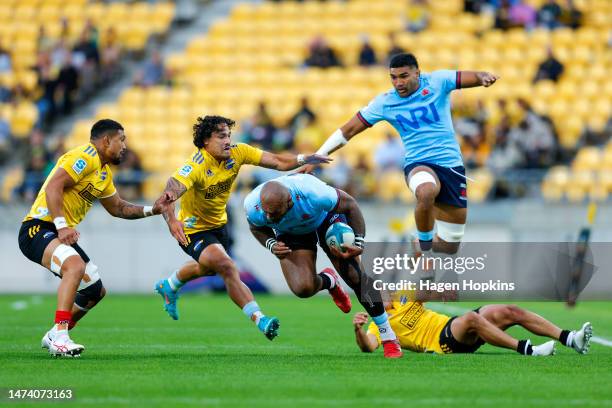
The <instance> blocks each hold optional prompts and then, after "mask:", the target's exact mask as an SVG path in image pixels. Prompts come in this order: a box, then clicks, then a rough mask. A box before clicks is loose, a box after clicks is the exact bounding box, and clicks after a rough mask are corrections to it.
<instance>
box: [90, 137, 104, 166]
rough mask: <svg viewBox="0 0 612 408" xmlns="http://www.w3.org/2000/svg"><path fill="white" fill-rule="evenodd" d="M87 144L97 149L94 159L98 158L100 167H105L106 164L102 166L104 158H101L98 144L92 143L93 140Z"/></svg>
mask: <svg viewBox="0 0 612 408" xmlns="http://www.w3.org/2000/svg"><path fill="white" fill-rule="evenodd" d="M87 145H88V146H91V147H93V148H94V150H95V151H96V156H95V157H94V159H98V163H99V164H100V168H104V167H105V166H102V159H100V152H99V151H98V149H96V146H94V144H93V143H91V142H89V143H87Z"/></svg>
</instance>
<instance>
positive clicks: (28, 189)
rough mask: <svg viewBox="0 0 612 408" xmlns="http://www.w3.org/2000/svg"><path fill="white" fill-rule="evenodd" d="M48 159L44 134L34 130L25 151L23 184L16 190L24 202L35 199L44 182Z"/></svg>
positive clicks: (48, 154)
mask: <svg viewBox="0 0 612 408" xmlns="http://www.w3.org/2000/svg"><path fill="white" fill-rule="evenodd" d="M49 159H50V153H49V151H48V150H47V147H46V146H45V138H44V134H43V133H42V132H41V131H40V130H38V129H34V130H33V131H32V134H31V135H30V143H29V145H28V146H27V148H26V151H25V159H24V161H23V163H24V164H25V169H24V170H25V171H24V177H23V184H22V185H21V186H20V187H19V189H18V190H19V193H21V196H22V197H23V199H24V200H25V201H27V202H32V201H33V200H34V198H36V194H38V191H39V190H40V188H41V187H42V185H43V183H44V181H45V177H46V174H45V169H46V167H47V163H48V161H49Z"/></svg>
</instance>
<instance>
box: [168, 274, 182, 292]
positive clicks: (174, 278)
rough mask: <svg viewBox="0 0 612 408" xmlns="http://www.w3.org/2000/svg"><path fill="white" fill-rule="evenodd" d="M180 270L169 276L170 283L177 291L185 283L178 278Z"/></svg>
mask: <svg viewBox="0 0 612 408" xmlns="http://www.w3.org/2000/svg"><path fill="white" fill-rule="evenodd" d="M178 272H179V271H175V272H174V273H173V274H172V275H170V277H169V278H168V283H169V284H170V287H171V288H172V290H173V291H175V292H176V291H177V290H179V289H180V288H181V287H182V286H183V285H184V284H185V282H183V281H181V280H180V279H179V278H178V276H177V275H178Z"/></svg>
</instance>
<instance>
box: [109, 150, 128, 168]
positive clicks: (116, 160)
mask: <svg viewBox="0 0 612 408" xmlns="http://www.w3.org/2000/svg"><path fill="white" fill-rule="evenodd" d="M124 157H125V154H123V153H119V156H117V157H114V158H113V160H111V164H113V165H115V166H118V165H120V164H121V162H122V161H123V158H124Z"/></svg>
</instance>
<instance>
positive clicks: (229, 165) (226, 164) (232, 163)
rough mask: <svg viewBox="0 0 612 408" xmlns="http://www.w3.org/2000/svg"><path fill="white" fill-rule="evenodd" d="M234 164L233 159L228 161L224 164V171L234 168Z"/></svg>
mask: <svg viewBox="0 0 612 408" xmlns="http://www.w3.org/2000/svg"><path fill="white" fill-rule="evenodd" d="M234 164H236V162H235V161H234V159H229V160H228V161H227V162H226V163H225V169H226V170H229V169H231V168H232V167H234Z"/></svg>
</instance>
